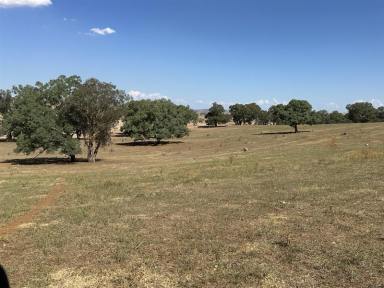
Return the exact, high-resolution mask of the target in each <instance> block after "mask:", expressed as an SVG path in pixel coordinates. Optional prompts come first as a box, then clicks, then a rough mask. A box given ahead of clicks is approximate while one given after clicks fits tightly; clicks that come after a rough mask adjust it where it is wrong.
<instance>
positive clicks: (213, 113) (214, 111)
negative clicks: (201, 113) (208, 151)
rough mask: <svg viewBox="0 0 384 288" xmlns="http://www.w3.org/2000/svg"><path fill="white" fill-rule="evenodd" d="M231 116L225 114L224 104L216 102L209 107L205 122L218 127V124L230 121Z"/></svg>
mask: <svg viewBox="0 0 384 288" xmlns="http://www.w3.org/2000/svg"><path fill="white" fill-rule="evenodd" d="M230 119H231V116H230V115H227V114H225V109H224V107H223V105H220V104H218V103H216V102H214V103H213V104H212V107H211V108H209V110H208V113H207V114H206V115H205V122H206V123H207V125H209V126H215V127H217V125H218V124H226V123H228V122H229V121H230Z"/></svg>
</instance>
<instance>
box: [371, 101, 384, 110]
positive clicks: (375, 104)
mask: <svg viewBox="0 0 384 288" xmlns="http://www.w3.org/2000/svg"><path fill="white" fill-rule="evenodd" d="M371 103H372V105H373V106H375V107H376V108H377V107H381V106H384V103H383V101H381V100H380V99H371Z"/></svg>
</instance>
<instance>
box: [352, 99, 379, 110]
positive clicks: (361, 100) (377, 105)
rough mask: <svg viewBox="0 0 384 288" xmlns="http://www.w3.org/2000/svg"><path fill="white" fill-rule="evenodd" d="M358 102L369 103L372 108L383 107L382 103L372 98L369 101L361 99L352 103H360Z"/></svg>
mask: <svg viewBox="0 0 384 288" xmlns="http://www.w3.org/2000/svg"><path fill="white" fill-rule="evenodd" d="M360 102H369V103H372V105H373V106H374V107H376V108H377V107H381V106H384V103H383V101H381V100H380V99H375V98H372V99H371V100H363V99H359V100H355V101H354V102H353V103H360Z"/></svg>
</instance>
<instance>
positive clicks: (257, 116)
mask: <svg viewBox="0 0 384 288" xmlns="http://www.w3.org/2000/svg"><path fill="white" fill-rule="evenodd" d="M262 112H263V111H262V109H261V108H260V106H259V105H257V104H256V103H250V104H235V105H232V106H229V113H231V116H232V119H233V122H235V124H236V125H243V124H253V123H258V122H259V121H262V118H263V116H265V115H263V114H262Z"/></svg>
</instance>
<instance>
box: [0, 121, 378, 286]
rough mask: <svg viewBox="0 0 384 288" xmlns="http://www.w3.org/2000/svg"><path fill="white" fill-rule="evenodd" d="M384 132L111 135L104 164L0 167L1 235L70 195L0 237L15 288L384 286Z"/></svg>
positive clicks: (6, 150)
mask: <svg viewBox="0 0 384 288" xmlns="http://www.w3.org/2000/svg"><path fill="white" fill-rule="evenodd" d="M383 128H384V125H383V124H357V125H354V124H350V125H324V126H314V127H306V129H307V130H310V131H311V132H309V133H300V134H297V135H295V134H267V133H271V132H272V133H275V132H279V131H284V130H285V129H287V130H286V131H289V130H288V129H289V128H286V127H250V126H247V127H227V128H217V129H193V131H192V133H191V136H190V137H188V138H186V139H184V140H183V143H174V144H168V145H160V146H128V145H126V144H127V143H128V142H129V139H125V138H121V137H119V138H115V139H114V144H113V145H111V146H109V147H107V148H106V149H104V150H103V151H102V154H101V155H100V157H101V158H102V161H100V162H98V163H96V164H95V165H89V164H87V163H76V164H74V165H71V164H65V163H62V162H59V163H56V164H42V165H17V164H10V163H1V164H0V203H1V204H2V205H1V206H0V229H1V227H6V225H7V223H11V222H12V221H14V220H12V219H17V217H22V216H21V215H25V214H26V213H29V212H28V211H30V210H31V209H33V207H34V205H36V203H38V202H39V201H42V200H41V199H44V197H46V196H45V195H47V194H48V193H49V191H51V190H52V189H53V188H52V185H54V184H55V180H56V179H57V178H59V177H61V178H63V179H64V180H65V193H63V194H62V195H61V197H60V198H59V199H57V200H56V201H55V202H51V203H49V205H48V207H46V209H43V210H41V211H39V214H38V215H37V214H36V215H35V217H34V219H33V221H32V220H31V221H26V222H27V223H24V224H21V225H22V226H21V227H19V228H23V229H17V230H16V231H15V232H14V233H12V234H8V235H3V236H2V237H1V238H0V262H1V264H3V265H4V266H5V267H6V268H7V270H8V272H9V275H10V278H11V282H12V285H13V286H12V287H279V288H282V287H372V288H377V287H383V285H384V276H383V275H384V266H383V265H384V260H383V259H384V252H383V251H384V228H383V227H384V208H383V207H384V191H383V186H384V185H383V184H384V180H383V179H384V177H383V171H384V169H383V168H384V161H383V160H384V129H383ZM366 144H369V145H368V146H367V145H366ZM13 147H14V143H4V142H2V143H0V152H1V154H0V155H1V156H0V157H1V158H2V159H0V161H6V160H9V159H17V158H20V157H22V156H21V155H14V154H13V152H12V149H13ZM244 148H247V149H248V151H247V152H244ZM44 157H47V155H45V156H44ZM13 163H15V162H13Z"/></svg>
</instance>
